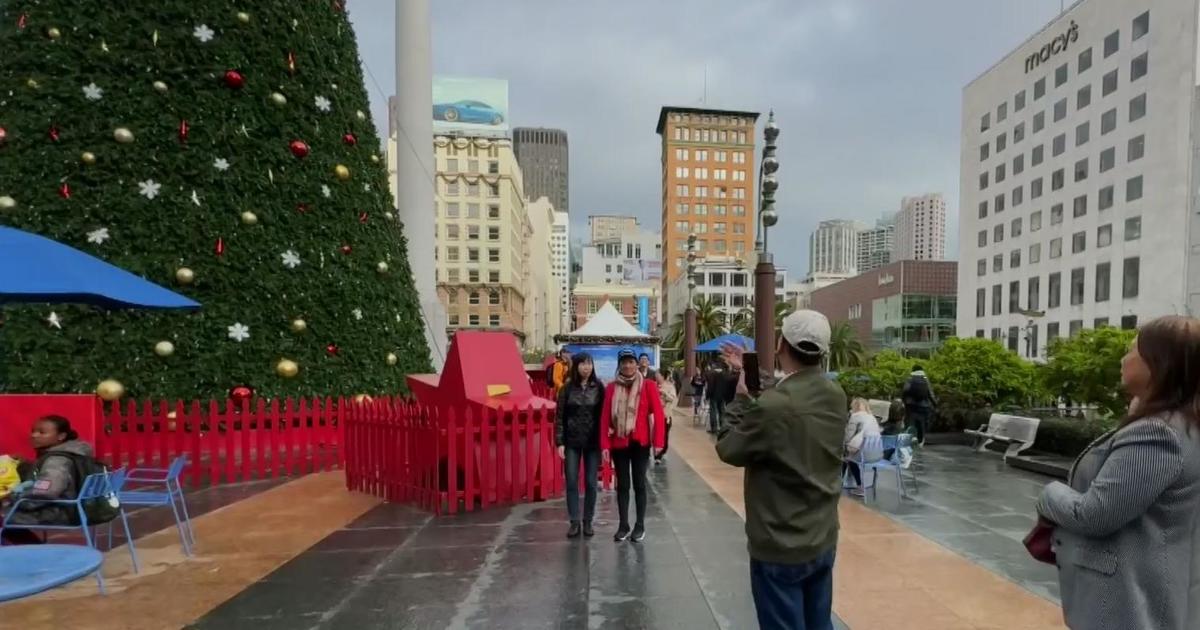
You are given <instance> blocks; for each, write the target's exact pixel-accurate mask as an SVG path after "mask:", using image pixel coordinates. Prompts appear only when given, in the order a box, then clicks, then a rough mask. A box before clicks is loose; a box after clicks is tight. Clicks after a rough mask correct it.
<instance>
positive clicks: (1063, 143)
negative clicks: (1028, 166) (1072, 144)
mask: <svg viewBox="0 0 1200 630" xmlns="http://www.w3.org/2000/svg"><path fill="white" fill-rule="evenodd" d="M1066 150H1067V134H1065V133H1060V134H1058V135H1057V136H1054V139H1053V140H1051V141H1050V155H1051V156H1053V157H1058V156H1060V155H1062V154H1063V153H1064V152H1065V151H1066Z"/></svg>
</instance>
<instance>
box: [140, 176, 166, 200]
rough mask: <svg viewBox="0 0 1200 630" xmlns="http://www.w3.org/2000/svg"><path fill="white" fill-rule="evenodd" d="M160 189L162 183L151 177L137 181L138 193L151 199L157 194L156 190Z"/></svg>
mask: <svg viewBox="0 0 1200 630" xmlns="http://www.w3.org/2000/svg"><path fill="white" fill-rule="evenodd" d="M160 190H162V184H160V183H158V182H156V181H154V180H153V179H147V180H146V181H144V182H138V194H140V195H141V196H143V197H145V198H147V199H151V200H153V199H154V198H155V197H157V196H158V191H160Z"/></svg>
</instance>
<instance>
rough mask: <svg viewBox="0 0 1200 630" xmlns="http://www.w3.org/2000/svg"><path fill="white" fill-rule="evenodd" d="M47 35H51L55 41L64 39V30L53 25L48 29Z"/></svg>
mask: <svg viewBox="0 0 1200 630" xmlns="http://www.w3.org/2000/svg"><path fill="white" fill-rule="evenodd" d="M46 37H49V38H50V39H52V40H54V41H58V40H59V39H62V31H60V30H58V29H57V28H55V27H53V26H51V27H50V28H48V29H46Z"/></svg>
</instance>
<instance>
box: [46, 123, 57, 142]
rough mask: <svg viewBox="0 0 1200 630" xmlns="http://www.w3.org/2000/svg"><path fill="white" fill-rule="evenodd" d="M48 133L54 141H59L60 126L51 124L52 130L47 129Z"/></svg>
mask: <svg viewBox="0 0 1200 630" xmlns="http://www.w3.org/2000/svg"><path fill="white" fill-rule="evenodd" d="M46 134H47V135H49V136H50V139H51V140H53V141H54V142H58V136H59V134H58V127H55V126H54V125H51V126H50V130H49V131H47V132H46Z"/></svg>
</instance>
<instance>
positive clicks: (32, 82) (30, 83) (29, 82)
mask: <svg viewBox="0 0 1200 630" xmlns="http://www.w3.org/2000/svg"><path fill="white" fill-rule="evenodd" d="M25 87H27V88H30V89H33V90H36V89H38V82H37V79H26V80H25Z"/></svg>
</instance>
